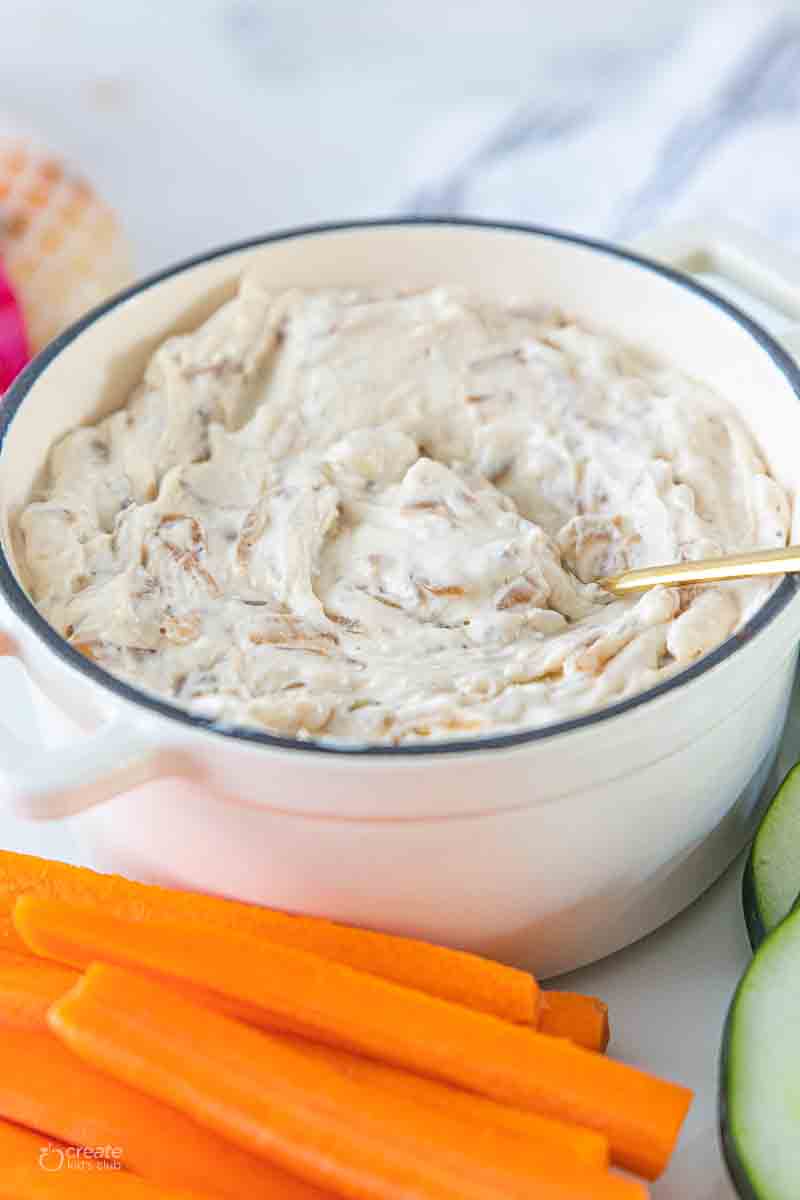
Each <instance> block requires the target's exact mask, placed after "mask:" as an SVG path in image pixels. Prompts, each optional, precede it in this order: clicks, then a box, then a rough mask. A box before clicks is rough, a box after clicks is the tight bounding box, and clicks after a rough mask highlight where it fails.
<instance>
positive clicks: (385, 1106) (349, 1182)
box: [49, 964, 643, 1200]
mask: <svg viewBox="0 0 800 1200" xmlns="http://www.w3.org/2000/svg"><path fill="white" fill-rule="evenodd" d="M49 1020H50V1024H51V1027H52V1029H53V1030H54V1032H55V1033H56V1034H57V1035H58V1036H59V1037H61V1038H62V1039H63V1040H64V1041H65V1043H66V1044H67V1045H69V1046H70V1048H71V1049H73V1050H74V1051H75V1052H76V1053H77V1054H79V1055H81V1056H82V1057H84V1058H86V1060H87V1061H89V1062H91V1063H92V1064H93V1065H94V1066H96V1067H99V1068H100V1069H101V1070H103V1071H105V1072H108V1073H110V1074H114V1075H117V1076H118V1077H119V1078H121V1079H124V1080H125V1081H127V1082H128V1083H130V1084H131V1085H133V1086H134V1087H136V1088H138V1089H139V1090H142V1091H146V1092H148V1093H150V1094H151V1095H155V1096H157V1097H158V1098H159V1099H161V1100H162V1101H165V1102H167V1103H169V1104H172V1105H174V1106H175V1107H177V1108H179V1109H182V1110H183V1111H185V1112H187V1113H188V1114H190V1115H192V1116H193V1117H194V1118H195V1119H197V1120H198V1121H201V1122H204V1123H207V1124H208V1125H209V1126H211V1127H212V1128H214V1129H216V1130H217V1131H218V1132H220V1133H222V1134H224V1135H225V1136H227V1137H229V1138H231V1140H234V1141H236V1142H238V1143H239V1144H240V1145H242V1146H244V1147H247V1148H249V1149H250V1150H253V1151H255V1152H256V1153H260V1154H263V1155H265V1156H266V1157H269V1158H271V1159H273V1160H274V1161H275V1162H278V1163H280V1164H281V1165H282V1166H284V1167H285V1168H289V1169H292V1170H294V1171H295V1172H296V1173H298V1174H302V1175H303V1176H304V1177H305V1178H307V1179H309V1181H311V1182H315V1183H317V1184H318V1185H321V1186H327V1187H328V1188H329V1189H330V1190H331V1191H335V1192H336V1193H338V1194H339V1195H342V1196H349V1197H354V1198H356V1197H357V1198H360V1200H400V1198H401V1197H415V1200H501V1198H503V1200H523V1198H525V1200H527V1198H529V1197H530V1196H534V1195H535V1196H536V1197H537V1198H539V1200H583V1198H584V1197H586V1198H587V1200H588V1198H589V1197H592V1200H612V1198H613V1200H616V1198H617V1197H619V1200H623V1198H624V1197H639V1198H641V1196H642V1195H643V1191H642V1189H641V1188H639V1186H638V1185H636V1184H633V1185H632V1184H630V1183H627V1182H626V1181H624V1180H622V1179H621V1178H619V1177H615V1176H612V1175H610V1174H608V1173H606V1172H603V1171H599V1170H594V1169H592V1168H589V1167H586V1166H584V1165H581V1164H578V1163H574V1162H569V1161H568V1160H567V1161H559V1160H558V1158H557V1157H556V1156H555V1155H554V1154H553V1152H552V1150H551V1149H550V1148H549V1147H548V1148H546V1149H541V1148H537V1147H535V1146H529V1145H527V1144H526V1143H525V1142H524V1141H523V1140H522V1139H519V1138H516V1137H512V1136H510V1135H505V1134H503V1133H501V1132H499V1131H497V1130H494V1129H490V1128H483V1127H481V1126H480V1125H478V1124H468V1123H465V1122H464V1121H462V1120H459V1119H457V1118H453V1117H449V1116H447V1115H446V1114H443V1113H439V1112H436V1111H434V1110H433V1109H430V1110H427V1111H424V1113H422V1114H421V1112H420V1109H419V1108H418V1107H417V1105H416V1104H415V1103H414V1102H413V1101H404V1100H402V1099H401V1098H399V1097H397V1096H392V1098H391V1101H390V1102H389V1101H388V1097H387V1096H386V1095H384V1094H377V1093H376V1091H375V1090H374V1089H371V1088H369V1087H366V1086H364V1085H363V1084H360V1083H358V1082H354V1081H353V1080H350V1079H348V1078H347V1077H346V1076H344V1075H342V1074H341V1073H340V1072H339V1071H337V1070H335V1069H333V1068H331V1067H330V1066H327V1065H326V1064H325V1063H323V1062H322V1061H320V1059H319V1058H316V1057H313V1056H309V1055H307V1054H306V1053H304V1052H303V1050H302V1048H300V1047H298V1046H297V1045H293V1044H291V1043H289V1042H288V1041H286V1040H285V1039H282V1038H279V1037H273V1036H270V1035H268V1034H264V1033H260V1032H258V1031H256V1030H254V1029H249V1028H247V1027H246V1026H244V1025H241V1024H240V1023H238V1022H236V1021H231V1020H229V1019H228V1018H226V1017H223V1016H221V1015H220V1014H218V1013H215V1012H213V1011H211V1010H209V1009H206V1008H204V1007H203V1006H201V1005H199V1004H196V1003H194V1002H192V1001H190V1000H188V999H186V998H185V997H184V996H181V995H180V994H178V993H176V992H174V991H172V989H170V988H167V987H164V986H162V985H161V984H159V983H158V982H156V981H155V980H152V979H148V978H147V977H145V976H141V975H134V974H131V973H129V972H126V971H121V970H119V969H118V968H115V967H109V966H106V965H104V964H95V965H94V966H92V967H90V969H89V971H88V972H87V974H86V975H85V976H84V977H83V978H82V979H81V980H80V981H79V982H78V983H77V984H76V986H75V988H74V989H73V990H72V991H71V992H70V993H68V994H67V996H65V997H63V998H62V999H61V1000H59V1001H58V1002H57V1003H56V1004H55V1005H54V1006H53V1008H52V1009H51V1010H50V1016H49ZM631 1189H633V1190H631Z"/></svg>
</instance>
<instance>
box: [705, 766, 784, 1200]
mask: <svg viewBox="0 0 800 1200" xmlns="http://www.w3.org/2000/svg"><path fill="white" fill-rule="evenodd" d="M795 786H796V785H795ZM798 1014H800V910H798V911H796V912H794V913H792V915H791V916H789V917H787V918H786V920H785V921H784V922H783V923H782V924H781V925H780V926H779V927H778V928H777V929H776V930H775V931H774V932H773V933H771V934H770V935H769V937H768V938H767V939H766V941H765V942H764V943H763V945H762V946H761V948H760V949H759V951H758V953H757V954H756V956H755V958H754V959H753V961H752V963H751V964H750V967H749V968H748V970H747V973H746V975H745V976H744V978H743V979H742V982H741V983H740V984H739V987H738V989H737V992H736V995H735V996H734V998H733V1003H732V1004H731V1008H730V1012H729V1013H728V1020H727V1023H726V1026H725V1036H724V1039H723V1045H722V1060H721V1081H720V1082H721V1089H720V1090H721V1127H722V1144H723V1149H724V1152H725V1159H726V1162H727V1164H728V1169H729V1170H730V1173H731V1176H732V1177H733V1181H734V1183H735V1184H736V1186H737V1188H738V1190H739V1194H740V1195H741V1196H742V1197H743V1200H798V1196H800V1020H798Z"/></svg>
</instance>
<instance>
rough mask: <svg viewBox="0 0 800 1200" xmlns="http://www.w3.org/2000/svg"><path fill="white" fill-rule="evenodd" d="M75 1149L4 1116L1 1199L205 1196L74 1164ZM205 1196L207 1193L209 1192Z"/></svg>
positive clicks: (181, 1199)
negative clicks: (72, 1163)
mask: <svg viewBox="0 0 800 1200" xmlns="http://www.w3.org/2000/svg"><path fill="white" fill-rule="evenodd" d="M70 1161H72V1162H74V1161H75V1158H74V1149H73V1150H72V1151H71V1150H70V1148H69V1147H67V1146H64V1145H62V1144H60V1143H58V1142H52V1141H50V1140H49V1139H48V1138H42V1137H41V1136H40V1135H39V1134H36V1133H32V1132H31V1131H30V1130H27V1129H20V1128H19V1127H18V1126H16V1125H12V1124H10V1123H9V1122H7V1121H0V1200H51V1197H52V1198H53V1200H203V1196H202V1195H201V1194H200V1193H199V1192H186V1191H181V1192H178V1191H173V1190H171V1189H170V1190H169V1191H167V1190H165V1189H164V1188H160V1187H158V1186H157V1185H155V1184H152V1183H148V1182H147V1181H146V1180H144V1179H140V1178H139V1176H138V1175H132V1174H131V1173H130V1172H129V1171H118V1170H112V1169H109V1167H108V1166H107V1165H106V1166H105V1167H102V1166H100V1165H99V1164H98V1163H97V1161H96V1160H94V1161H93V1162H91V1167H92V1169H89V1164H86V1166H85V1167H84V1169H81V1170H78V1169H73V1168H72V1167H71V1166H70ZM205 1200H207V1197H205Z"/></svg>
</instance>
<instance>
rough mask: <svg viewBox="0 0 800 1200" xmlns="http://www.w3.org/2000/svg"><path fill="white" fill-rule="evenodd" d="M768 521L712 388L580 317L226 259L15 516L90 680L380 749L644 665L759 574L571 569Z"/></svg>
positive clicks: (600, 566)
mask: <svg viewBox="0 0 800 1200" xmlns="http://www.w3.org/2000/svg"><path fill="white" fill-rule="evenodd" d="M788 527H789V504H788V500H787V497H786V495H785V494H784V492H783V491H782V489H781V488H780V487H779V486H778V485H777V483H776V482H775V481H774V480H773V479H772V478H771V477H770V474H769V472H768V469H767V467H766V465H765V463H764V461H763V459H762V458H761V456H760V454H759V452H758V449H757V447H756V445H755V444H754V441H753V438H752V437H751V435H750V433H749V432H748V430H747V429H746V428H745V427H744V426H743V425H742V423H741V422H740V420H739V419H738V417H737V415H736V414H735V412H734V411H733V409H732V408H731V407H730V406H729V405H728V404H727V403H726V402H725V400H724V399H723V398H722V397H721V396H719V395H717V394H715V393H714V392H713V391H711V390H709V388H708V387H706V386H704V385H703V384H701V383H700V382H698V381H697V380H695V379H691V378H688V377H687V376H686V375H683V374H681V373H679V372H678V371H676V370H674V369H672V368H670V367H669V366H668V365H665V363H664V362H657V361H653V360H651V359H649V358H647V357H645V356H644V355H643V354H641V353H639V352H637V351H636V350H635V349H632V348H630V347H628V346H627V345H625V344H622V343H621V342H620V341H618V340H616V339H614V338H612V337H609V336H608V335H607V334H605V333H603V332H602V331H599V330H596V329H591V328H588V327H586V326H584V325H582V324H581V323H580V322H578V321H575V320H572V319H571V318H569V317H567V316H564V315H561V314H559V313H557V312H554V311H552V310H546V309H544V308H541V309H537V308H535V307H531V306H527V305H518V306H515V305H514V304H512V303H508V304H506V305H500V304H497V303H489V302H486V301H483V300H480V299H477V298H475V297H473V296H470V295H467V294H463V293H462V292H460V291H458V290H455V289H451V288H447V287H438V288H434V289H433V290H430V291H426V292H409V293H401V292H385V293H384V292H369V293H367V292H363V291H354V290H327V291H318V292H300V291H289V292H283V293H276V292H273V291H270V290H269V288H268V287H267V286H266V285H265V284H264V282H263V280H261V279H260V278H259V277H257V276H248V277H245V278H244V280H243V282H242V284H241V286H240V289H239V292H238V295H237V296H236V298H235V299H233V300H231V301H230V302H229V303H227V304H225V305H224V306H223V307H222V308H220V309H219V311H218V312H216V313H215V315H214V316H212V317H211V319H210V320H208V321H207V322H206V323H205V324H204V325H202V326H201V327H200V328H199V329H197V330H196V331H195V332H193V333H190V334H187V335H183V336H176V337H171V338H169V339H168V340H167V341H165V342H164V343H163V344H162V345H161V346H160V347H159V348H158V349H157V350H156V352H155V354H154V355H153V357H152V359H151V361H150V363H149V365H148V367H147V369H146V372H145V374H144V378H143V381H142V383H141V385H140V386H139V387H138V388H137V389H136V390H135V391H134V393H133V394H132V395H131V396H130V397H129V399H128V401H127V403H126V404H125V406H124V407H123V408H122V409H120V410H119V411H117V412H115V413H113V415H111V416H109V417H107V418H106V419H104V420H102V421H99V422H98V423H97V424H95V425H93V426H91V427H85V428H80V429H76V430H75V431H74V432H72V433H70V434H68V435H67V436H66V437H64V438H63V439H62V440H61V441H60V442H59V443H58V444H57V445H56V446H55V447H54V448H53V449H52V451H51V453H50V456H49V460H48V465H47V470H46V473H45V475H44V476H43V478H42V481H41V484H40V487H39V489H38V491H37V493H36V494H35V495H34V496H33V497H32V500H31V503H30V504H29V506H28V507H27V508H26V510H25V511H24V512H23V514H22V515H21V519H20V522H19V534H20V537H21V541H22V545H23V552H24V563H25V570H26V573H27V583H28V586H29V587H30V590H31V593H32V596H33V599H34V600H35V602H36V604H37V605H38V607H39V608H40V609H41V611H42V612H43V613H44V615H45V616H46V617H47V618H48V620H49V621H50V622H51V624H52V625H53V626H54V627H55V628H56V630H58V632H59V633H61V634H62V635H63V636H64V637H65V638H67V639H68V640H69V641H70V642H72V643H73V644H74V645H75V646H77V647H78V648H79V649H80V650H82V651H83V653H84V654H86V655H88V656H89V657H90V658H92V659H94V660H96V661H97V662H98V663H100V664H101V665H102V666H103V667H105V668H106V669H107V670H109V671H110V672H111V673H113V674H114V675H117V676H120V677H121V678H123V679H125V680H127V681H129V682H130V683H133V684H135V685H136V686H137V687H139V688H141V689H143V690H145V691H147V692H150V693H153V694H155V695H158V696H160V697H163V698H167V699H169V700H170V701H172V702H173V703H175V704H177V705H179V706H182V707H184V708H186V709H189V710H191V711H194V712H197V713H201V714H203V715H204V716H206V717H211V718H214V719H217V720H218V721H220V722H221V723H224V724H239V725H242V724H243V725H248V726H255V727H257V728H259V729H262V730H265V731H270V732H273V733H278V734H283V735H287V734H288V735H292V736H296V737H299V738H306V739H307V738H324V739H333V740H336V739H340V740H346V741H350V742H382V743H402V742H409V741H420V740H428V739H441V738H464V737H471V736H479V735H482V734H496V733H498V732H501V731H510V730H519V729H522V728H531V727H537V726H543V725H546V724H549V723H551V722H554V721H557V720H559V719H563V718H568V717H572V716H576V715H578V714H581V713H585V712H587V711H589V710H592V709H596V708H598V707H600V706H603V705H607V704H610V703H613V702H615V701H618V700H620V699H623V698H624V697H628V696H631V695H632V694H634V693H637V692H640V691H641V690H643V689H645V688H648V687H651V686H652V685H654V684H657V683H659V682H661V681H662V680H665V679H666V678H668V677H669V676H671V675H673V674H675V673H676V672H678V671H681V670H682V669H683V668H685V667H687V666H689V665H690V664H691V663H693V662H695V661H696V660H697V659H698V658H699V657H700V656H701V655H704V654H706V653H707V652H708V651H709V650H711V649H713V648H714V647H715V646H717V645H718V644H719V643H720V642H722V641H723V639H725V638H726V637H727V636H728V635H729V634H731V633H732V632H733V631H735V630H736V629H737V628H739V627H740V626H741V625H742V623H743V622H744V621H746V620H747V618H748V617H749V616H750V615H752V613H753V612H754V611H755V610H756V609H757V608H758V607H759V605H761V604H762V603H763V601H764V599H765V598H766V596H767V595H768V593H769V590H770V586H771V585H770V583H768V582H764V581H752V582H744V583H740V584H730V585H722V586H717V587H705V588H685V589H680V590H678V589H664V588H656V589H654V590H653V591H651V592H649V593H648V594H646V595H644V596H643V597H641V598H638V599H636V598H634V599H627V600H611V599H610V597H609V596H608V595H607V594H606V593H604V592H602V590H601V589H600V588H599V587H598V586H597V585H596V584H595V583H594V582H593V581H594V580H595V579H597V578H599V577H601V576H603V575H606V574H609V573H613V572H617V571H621V570H624V569H625V568H627V567H639V566H645V565H648V564H653V563H666V562H672V561H678V560H682V559H693V558H699V557H704V556H707V555H716V554H722V553H726V552H731V551H736V550H742V549H746V548H748V547H754V546H762V547H767V546H781V545H784V544H785V542H786V538H787V531H788Z"/></svg>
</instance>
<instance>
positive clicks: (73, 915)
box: [14, 896, 691, 1178]
mask: <svg viewBox="0 0 800 1200" xmlns="http://www.w3.org/2000/svg"><path fill="white" fill-rule="evenodd" d="M14 919H15V922H16V926H17V930H18V932H19V933H20V936H21V937H23V939H24V940H25V942H26V944H27V945H28V946H29V948H31V949H32V950H34V951H35V952H36V953H38V954H42V955H44V956H46V957H50V958H55V959H57V960H58V961H60V962H65V963H67V964H69V965H71V966H75V967H85V966H87V965H89V964H90V963H91V962H92V961H95V960H103V961H105V962H109V963H116V964H118V965H120V966H131V967H138V968H143V969H144V970H146V971H149V972H153V973H156V974H158V975H160V976H162V977H166V978H171V979H175V980H179V981H180V982H181V983H182V984H183V985H186V984H191V985H194V986H195V987H197V988H198V989H199V991H198V997H199V998H201V999H202V1000H203V1001H204V1002H205V1003H207V1004H211V1005H215V1006H216V1007H219V1008H221V1009H222V1010H223V1011H225V1012H227V1013H229V1014H232V1015H235V1016H237V1017H238V1018H239V1019H244V1020H247V1021H249V1022H251V1023H253V1024H259V1025H261V1026H265V1027H267V1028H278V1029H282V1030H284V1031H286V1032H290V1033H296V1034H299V1035H300V1036H302V1037H308V1038H310V1039H311V1040H312V1041H319V1042H324V1043H326V1044H328V1045H333V1046H338V1047H340V1048H342V1049H345V1050H351V1051H354V1052H355V1053H357V1054H364V1055H366V1056H367V1057H368V1058H375V1059H378V1060H380V1061H384V1062H388V1063H392V1064H393V1065H394V1066H397V1067H403V1068H406V1069H409V1070H412V1071H416V1072H418V1073H419V1074H420V1075H428V1076H432V1077H433V1078H436V1079H440V1080H442V1081H444V1082H446V1083H452V1084H455V1085H456V1086H459V1087H463V1088H465V1089H467V1090H468V1091H474V1092H478V1093H479V1094H481V1095H485V1096H488V1097H489V1098H490V1099H492V1100H496V1101H498V1102H500V1103H502V1104H509V1105H512V1106H515V1107H518V1108H524V1109H530V1110H532V1111H534V1112H540V1113H542V1114H543V1115H545V1116H551V1117H555V1118H557V1119H559V1120H563V1121H567V1122H569V1123H572V1124H575V1125H582V1126H586V1127H588V1128H590V1129H595V1130H597V1131H598V1132H599V1133H602V1134H604V1135H605V1136H606V1137H607V1138H608V1142H609V1145H610V1147H611V1157H612V1161H614V1162H617V1163H619V1164H620V1165H621V1166H626V1167H629V1168H630V1169H631V1170H633V1171H636V1172H638V1173H639V1174H641V1175H645V1176H647V1177H648V1178H654V1177H656V1176H657V1175H659V1174H660V1173H661V1171H663V1169H664V1167H665V1166H666V1164H667V1161H668V1159H669V1157H670V1154H671V1153H672V1150H673V1148H674V1145H675V1142H676V1140H677V1137H678V1133H679V1130H680V1127H681V1124H682V1122H683V1119H684V1117H685V1115H686V1111H687V1109H688V1107H689V1104H690V1101H691V1093H690V1092H689V1091H688V1090H687V1089H685V1088H682V1087H678V1086H677V1085H675V1084H670V1083H667V1082H665V1081H663V1080H660V1079H656V1078H655V1077H653V1076H650V1075H647V1074H645V1073H644V1072H641V1071H637V1070H635V1069H634V1068H633V1067H629V1066H625V1065H623V1064H621V1063H615V1062H611V1061H610V1060H608V1059H606V1058H604V1057H603V1056H602V1055H599V1054H593V1053H590V1052H589V1051H588V1050H583V1049H581V1048H579V1047H577V1046H574V1045H572V1044H571V1043H570V1042H567V1041H565V1040H563V1039H561V1038H553V1037H548V1036H547V1035H545V1034H540V1033H537V1032H535V1031H533V1030H530V1029H527V1028H523V1027H522V1026H519V1025H513V1024H511V1023H510V1022H507V1021H500V1020H499V1019H498V1018H496V1017H492V1016H489V1015H487V1014H485V1013H478V1012H474V1011H473V1010H471V1009H468V1008H464V1007H462V1006H461V1005H457V1004H448V1003H447V1002H446V1001H444V1000H439V999H437V998H436V997H433V996H428V995H425V994H424V993H422V992H416V991H413V990H412V989H410V988H401V987H398V986H397V985H396V984H393V983H389V982H388V981H387V980H385V979H379V978H377V977H376V976H373V975H367V974H364V973H362V972H359V971H353V970H351V969H350V968H349V967H345V966H343V965H341V964H340V963H333V962H329V961H326V960H325V959H322V958H319V957H318V956H316V955H312V954H307V953H305V952H303V951H300V950H292V949H289V948H287V947H284V946H273V945H270V944H267V943H262V942H259V941H257V940H255V939H253V938H247V937H242V936H239V935H236V934H231V933H222V932H219V931H217V930H211V929H198V928H197V927H192V926H189V925H178V924H173V925H167V924H155V923H148V924H146V923H143V922H138V923H136V922H132V921H122V920H120V919H119V918H116V917H110V916H107V915H106V914H104V913H97V912H95V911H90V910H88V909H77V908H71V907H70V906H69V905H65V904H61V903H59V902H58V901H52V900H37V899H34V898H33V897H31V896H24V897H22V898H21V899H20V900H19V901H18V902H17V905H16V908H15V912H14Z"/></svg>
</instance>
